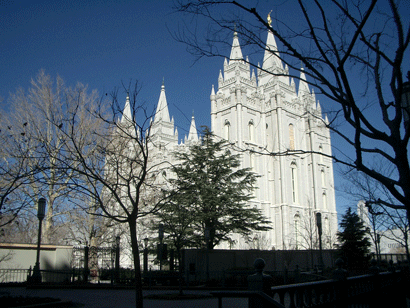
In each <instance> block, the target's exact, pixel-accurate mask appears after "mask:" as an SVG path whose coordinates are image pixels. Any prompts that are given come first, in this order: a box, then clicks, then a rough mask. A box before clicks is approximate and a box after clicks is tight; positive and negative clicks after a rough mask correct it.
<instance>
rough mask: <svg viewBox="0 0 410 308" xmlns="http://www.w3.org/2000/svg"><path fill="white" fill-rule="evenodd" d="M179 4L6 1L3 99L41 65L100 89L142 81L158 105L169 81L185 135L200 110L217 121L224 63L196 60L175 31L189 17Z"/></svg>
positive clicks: (1, 37)
mask: <svg viewBox="0 0 410 308" xmlns="http://www.w3.org/2000/svg"><path fill="white" fill-rule="evenodd" d="M171 6H172V2H171V1H155V0H154V1H135V0H134V1H126V0H119V1H118V0H117V1H105V0H91V1H88V0H87V1H78V0H71V1H60V0H55V1H7V0H6V1H3V0H2V1H0V14H1V18H0V46H2V47H1V60H0V71H1V76H0V97H1V98H2V99H3V102H2V103H1V104H6V103H7V97H8V96H9V93H10V92H15V90H16V88H17V87H20V86H21V87H23V88H25V89H27V88H28V87H29V82H30V79H31V78H32V77H34V76H35V75H36V74H37V73H38V71H39V70H40V69H44V70H45V71H46V73H48V74H50V75H51V76H52V77H55V76H56V75H57V74H58V75H60V76H61V77H62V78H63V79H64V80H65V81H66V84H67V85H75V83H76V82H77V81H79V82H82V83H83V84H88V85H89V88H90V89H98V91H99V93H100V94H103V93H104V92H110V91H112V90H113V88H114V87H121V83H122V82H124V83H125V84H128V83H129V82H130V81H135V80H138V81H139V83H140V84H141V86H142V89H141V92H140V100H141V101H142V102H145V103H147V104H149V105H150V106H151V105H152V106H153V107H154V106H155V105H156V103H157V102H158V98H159V94H160V89H161V84H162V80H163V79H164V80H165V89H166V94H167V99H168V103H169V106H170V113H171V116H174V117H175V123H176V124H177V125H178V126H179V128H178V129H179V133H180V136H182V134H185V131H186V130H187V129H189V120H190V118H191V115H192V111H193V110H195V117H196V119H197V123H198V125H210V115H209V113H210V101H209V95H210V92H211V86H212V83H216V82H217V78H218V73H219V69H220V68H222V64H223V62H222V60H220V59H219V61H218V59H207V60H206V61H200V62H199V63H197V64H195V65H193V63H194V58H193V57H192V56H191V55H190V54H188V53H187V52H186V51H185V49H186V47H185V46H184V45H183V44H181V43H178V42H176V41H175V40H174V39H173V38H172V37H171V35H170V33H169V31H173V30H177V28H178V19H181V16H180V15H177V14H173V10H172V7H171ZM168 28H169V29H170V30H168ZM120 94H121V91H120ZM122 94H123V93H122ZM186 117H187V118H188V120H187V119H186Z"/></svg>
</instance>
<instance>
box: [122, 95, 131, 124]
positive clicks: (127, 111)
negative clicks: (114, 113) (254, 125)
mask: <svg viewBox="0 0 410 308" xmlns="http://www.w3.org/2000/svg"><path fill="white" fill-rule="evenodd" d="M121 123H123V124H126V123H132V113H131V106H130V94H129V93H127V98H126V99H125V106H124V110H123V112H122V116H121Z"/></svg>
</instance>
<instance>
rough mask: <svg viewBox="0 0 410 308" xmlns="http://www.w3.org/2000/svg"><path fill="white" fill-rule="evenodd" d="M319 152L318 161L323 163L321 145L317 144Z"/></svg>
mask: <svg viewBox="0 0 410 308" xmlns="http://www.w3.org/2000/svg"><path fill="white" fill-rule="evenodd" d="M319 153H320V157H319V161H320V162H321V163H323V155H322V154H323V147H322V145H319Z"/></svg>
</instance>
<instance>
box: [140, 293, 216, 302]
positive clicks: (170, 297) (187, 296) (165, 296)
mask: <svg viewBox="0 0 410 308" xmlns="http://www.w3.org/2000/svg"><path fill="white" fill-rule="evenodd" d="M144 298H146V299H157V300H171V301H172V300H190V299H207V298H213V296H212V295H210V294H182V295H180V294H179V293H170V294H151V295H147V296H144Z"/></svg>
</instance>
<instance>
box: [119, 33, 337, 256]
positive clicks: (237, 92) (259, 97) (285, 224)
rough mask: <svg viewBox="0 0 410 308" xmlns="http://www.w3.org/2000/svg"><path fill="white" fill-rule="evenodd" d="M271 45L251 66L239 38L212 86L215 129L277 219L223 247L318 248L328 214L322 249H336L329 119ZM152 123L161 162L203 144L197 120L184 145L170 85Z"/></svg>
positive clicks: (259, 203)
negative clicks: (246, 169) (254, 177)
mask: <svg viewBox="0 0 410 308" xmlns="http://www.w3.org/2000/svg"><path fill="white" fill-rule="evenodd" d="M266 46H267V47H266V49H267V50H268V51H265V54H264V58H263V59H261V60H263V62H262V67H261V68H260V67H259V68H257V69H253V68H252V67H251V65H250V64H249V63H248V61H247V58H246V60H245V59H244V57H243V55H242V50H241V47H240V44H239V38H238V35H237V33H234V35H233V43H232V50H231V54H230V56H229V59H225V61H224V63H223V70H221V71H220V72H219V78H218V84H217V87H214V86H213V85H212V88H211V95H210V103H211V130H212V132H213V133H214V134H215V135H216V136H217V137H219V138H224V139H226V140H228V141H229V142H230V143H231V144H232V147H233V148H234V149H237V150H239V151H241V153H242V156H241V157H242V164H243V167H251V168H252V169H253V171H254V172H256V173H257V174H259V175H260V177H259V178H258V183H257V189H256V190H255V193H254V194H255V198H254V199H253V201H252V205H253V206H255V207H257V208H259V209H261V211H262V212H263V213H264V215H265V216H266V217H267V218H268V219H269V220H270V221H271V222H272V225H271V226H272V230H270V231H266V232H257V233H255V234H254V235H253V236H251V237H250V238H247V239H245V238H242V237H240V236H238V235H234V237H233V239H234V240H235V244H234V245H232V244H231V245H230V246H224V245H221V246H219V247H217V248H225V249H229V248H232V249H233V248H235V249H250V248H255V249H265V250H271V249H308V248H313V247H314V248H315V249H316V248H317V247H318V243H317V240H316V239H317V236H316V234H317V233H316V232H317V225H316V220H315V218H316V215H315V214H316V213H317V212H320V213H321V214H322V230H323V236H322V238H323V248H331V247H332V245H333V243H334V241H335V234H336V231H337V212H336V204H335V190H334V180H333V166H332V159H331V142H330V132H329V129H327V128H326V123H327V121H328V120H327V117H326V116H324V117H323V116H322V112H321V107H320V105H319V102H317V101H316V98H315V94H314V92H313V90H310V88H309V85H308V83H307V81H306V76H305V73H304V72H303V70H302V71H301V73H300V77H299V78H297V80H296V83H297V84H298V87H297V86H296V83H295V80H294V79H293V78H291V77H290V75H289V69H288V67H287V66H285V67H284V65H283V62H282V60H281V59H280V55H279V53H278V49H277V45H276V42H275V38H274V36H273V34H272V33H271V32H269V33H268V36H267V42H266ZM255 70H256V73H255ZM124 113H125V110H124ZM151 125H152V126H151V127H152V128H151V132H150V134H151V138H152V141H153V143H155V147H153V150H152V151H155V152H154V153H152V154H153V156H152V157H153V159H154V161H156V162H160V161H167V160H168V161H172V159H173V156H172V153H173V152H174V151H175V150H177V149H178V150H182V149H184V150H186V149H187V146H188V145H189V144H191V143H192V142H198V133H197V129H196V126H195V120H194V117H193V116H192V122H191V127H190V129H189V134H188V135H187V136H185V138H184V139H183V141H181V142H179V141H178V140H179V139H180V138H179V137H178V131H177V129H176V126H175V123H174V119H173V118H171V117H170V115H169V110H168V104H167V100H166V96H165V86H164V84H163V85H162V87H161V92H160V97H159V101H158V105H157V109H156V114H155V117H154V119H153V122H152V124H151ZM244 150H246V151H244ZM322 154H323V155H322ZM312 234H313V235H314V236H310V235H312ZM309 238H310V241H311V242H309ZM312 238H313V239H314V240H313V241H315V243H313V242H312Z"/></svg>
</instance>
